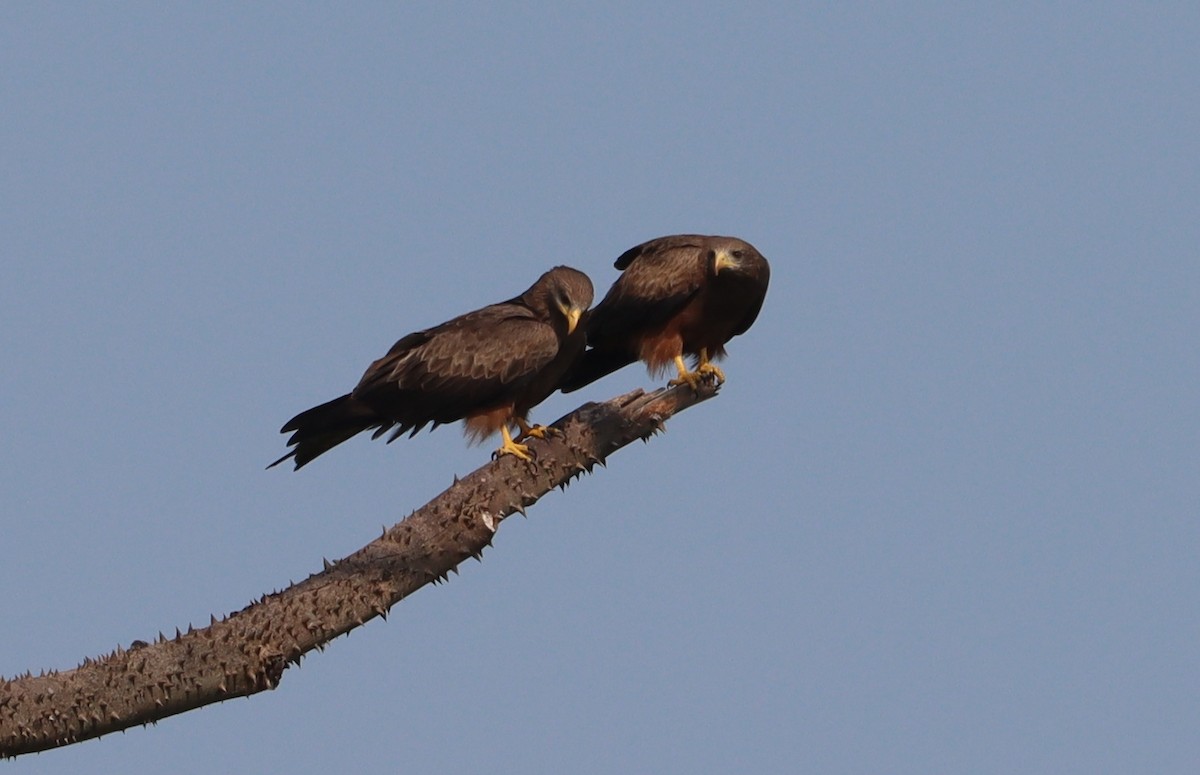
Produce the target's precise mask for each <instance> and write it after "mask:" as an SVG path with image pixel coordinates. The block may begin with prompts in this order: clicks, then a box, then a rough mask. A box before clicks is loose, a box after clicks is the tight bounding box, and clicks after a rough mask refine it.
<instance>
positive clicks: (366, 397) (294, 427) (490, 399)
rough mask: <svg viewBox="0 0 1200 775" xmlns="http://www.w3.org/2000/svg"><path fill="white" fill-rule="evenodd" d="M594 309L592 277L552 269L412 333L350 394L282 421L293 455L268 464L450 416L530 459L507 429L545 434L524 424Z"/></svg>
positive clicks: (571, 355) (577, 350)
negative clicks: (525, 286)
mask: <svg viewBox="0 0 1200 775" xmlns="http://www.w3.org/2000/svg"><path fill="white" fill-rule="evenodd" d="M591 304H592V282H591V280H589V279H588V276H587V275H585V274H584V273H583V272H580V271H578V270H576V269H572V268H570V267H567V266H558V267H555V268H554V269H551V270H550V271H549V272H546V273H545V274H543V275H542V276H541V277H539V278H538V281H537V282H535V283H534V284H533V285H532V286H530V288H529V290H527V291H525V292H524V293H522V294H521V295H520V296H517V297H516V298H513V299H509V300H508V301H504V302H501V303H499V304H492V305H490V306H487V307H484V308H482V309H478V310H475V311H474V312H468V313H467V314H465V315H460V316H459V317H456V318H454V319H453V320H449V321H447V322H445V323H442V324H441V325H440V326H435V327H433V328H429V329H426V330H424V331H417V332H416V333H412V334H409V335H408V336H406V337H404V338H403V339H401V340H400V341H398V342H396V344H394V345H392V349H391V350H389V351H388V354H387V355H385V356H383V357H382V358H380V359H379V360H377V361H375V362H374V363H372V364H371V366H370V368H368V369H367V371H366V373H365V374H363V376H362V379H361V380H359V382H358V386H357V387H355V388H354V390H352V391H351V392H349V393H347V394H346V395H344V396H341V397H340V398H335V399H333V400H332V401H328V402H326V403H324V404H321V405H320V406H314V407H313V408H312V409H309V410H307V411H305V412H301V413H300V414H298V415H296V416H295V417H293V418H292V419H290V420H288V422H287V424H286V425H284V426H283V428H282V430H281V431H280V432H281V433H288V432H292V436H291V438H289V439H288V446H290V447H294V449H292V450H291V451H290V452H288V453H287V454H286V455H284V456H283V457H281V458H279V459H278V460H276V461H275V462H274V463H272V464H271V466H276V465H279V464H280V463H282V462H283V461H285V460H287V459H288V458H293V459H294V461H295V464H296V468H297V469H298V468H300V466H302V465H304V464H305V463H307V462H309V461H310V460H312V459H313V458H315V457H317V456H318V455H320V454H321V453H323V452H326V451H328V450H330V449H332V448H333V447H335V446H337V445H338V444H341V443H342V442H343V441H345V440H346V439H348V438H350V437H351V436H354V435H356V434H359V433H362V432H363V431H366V430H371V429H374V430H375V432H374V434H372V436H371V438H373V439H377V438H379V437H380V436H382V435H383V434H385V433H387V432H388V431H389V430H391V431H392V435H391V437H390V438H389V439H388V441H389V442H392V441H395V440H396V439H397V438H399V437H400V436H401V435H402V434H404V433H408V434H409V435H410V436H413V435H415V434H416V433H417V431H419V430H421V429H422V428H424V427H425V426H426V425H431V426H432V427H435V428H436V427H437V426H438V425H441V424H442V423H448V422H453V421H455V420H465V426H466V433H467V434H468V436H471V437H472V438H474V439H476V440H478V439H482V438H484V437H486V436H489V435H491V434H493V433H495V432H496V431H500V434H501V435H502V436H503V437H504V444H503V445H502V446H501V447H500V449H499V450H498V451H497V453H496V454H498V455H516V456H517V457H519V458H522V459H524V460H530V459H531V457H530V454H529V448H528V447H526V446H525V445H524V444H520V443H517V442H516V441H513V438H512V436H511V435H510V433H509V427H510V426H511V425H516V426H517V428H518V429H519V430H520V435H519V436H518V440H522V439H524V438H527V437H530V436H533V437H538V438H540V437H542V436H544V435H545V429H544V428H542V427H540V426H530V425H529V424H528V422H527V420H526V418H527V416H528V414H529V410H530V409H532V408H533V407H534V406H536V405H537V404H539V403H541V402H542V401H543V400H544V399H545V398H546V397H547V396H549V395H550V394H551V393H553V392H554V390H555V389H556V388H557V387H558V383H559V382H560V381H561V379H562V376H563V374H565V373H566V371H567V370H568V369H569V368H570V367H571V365H572V364H573V363H574V362H575V360H576V359H578V357H579V355H580V354H581V353H582V352H583V348H584V344H585V342H586V337H585V329H586V326H585V325H581V324H580V321H581V319H583V318H584V316H585V313H586V311H587V308H588V307H589V306H591ZM393 428H394V430H393ZM271 466H268V468H270V467H271Z"/></svg>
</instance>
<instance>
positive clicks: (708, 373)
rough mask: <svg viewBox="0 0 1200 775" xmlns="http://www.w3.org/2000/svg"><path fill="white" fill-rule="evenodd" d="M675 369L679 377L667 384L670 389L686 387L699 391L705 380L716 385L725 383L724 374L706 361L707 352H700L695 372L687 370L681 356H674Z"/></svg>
mask: <svg viewBox="0 0 1200 775" xmlns="http://www.w3.org/2000/svg"><path fill="white" fill-rule="evenodd" d="M675 368H676V370H678V371H679V376H678V377H676V378H675V379H673V380H671V381H670V382H668V383H667V384H668V385H670V386H671V387H675V386H676V385H688V386H689V387H691V389H692V390H699V389H700V383H701V382H704V381H705V380H709V379H711V380H712V381H713V382H714V383H715V384H717V385H720V384H721V383H723V382H724V381H725V372H723V371H721V370H720V369H719V368H717V367H716V365H714V364H713V363H712V362H711V361H709V360H708V351H707V350H701V351H700V363H699V365H698V366H696V370H695V371H691V370H689V369H688V367H687V364H686V363H684V362H683V356H682V355H676V356H675Z"/></svg>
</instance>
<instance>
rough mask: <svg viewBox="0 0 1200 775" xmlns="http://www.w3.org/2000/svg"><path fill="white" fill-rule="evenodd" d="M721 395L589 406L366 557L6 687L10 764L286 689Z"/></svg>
mask: <svg viewBox="0 0 1200 775" xmlns="http://www.w3.org/2000/svg"><path fill="white" fill-rule="evenodd" d="M716 393H717V388H716V386H714V385H712V384H711V383H708V382H706V383H703V384H701V386H700V388H699V390H698V391H693V390H692V389H691V388H689V387H687V386H680V387H672V388H663V389H660V390H656V391H654V392H652V393H648V394H647V393H643V392H642V391H641V390H636V391H634V392H632V393H628V394H626V395H623V396H618V397H617V398H614V399H611V400H609V401H606V402H604V403H599V404H596V403H589V404H585V405H583V406H581V407H579V408H578V409H576V410H575V411H574V412H571V413H570V414H568V415H566V416H565V417H563V418H562V419H560V420H558V421H557V422H556V423H554V425H553V426H552V427H554V428H556V429H558V430H559V431H560V432H561V433H558V434H554V435H552V436H550V437H549V438H547V439H544V440H531V441H530V445H531V448H532V449H533V450H534V452H535V454H536V456H537V460H536V461H535V462H534V463H526V462H523V461H521V460H519V459H517V458H515V457H513V456H511V455H506V456H503V457H500V458H499V459H497V460H494V461H492V462H491V463H488V464H487V465H484V466H483V467H481V468H479V469H478V470H476V471H475V472H473V473H472V474H470V475H469V476H467V477H466V478H464V479H461V480H456V481H455V483H454V484H453V485H452V486H451V487H450V488H449V489H447V490H446V491H445V492H443V493H442V494H441V495H439V496H437V497H436V498H434V499H433V500H432V501H430V502H429V503H427V504H426V505H425V506H423V507H421V508H420V509H418V510H417V511H415V512H413V513H412V514H411V515H409V516H408V517H407V518H406V519H404V520H403V521H402V522H400V523H399V524H396V525H394V526H392V527H391V528H389V529H387V530H385V531H384V532H383V535H382V536H380V537H379V538H377V539H376V540H374V541H372V542H371V543H369V544H367V545H366V546H364V547H363V548H362V549H359V550H358V551H357V552H355V553H354V554H351V555H350V556H348V557H346V558H345V559H342V560H338V561H336V562H333V563H329V562H328V561H327V562H326V563H325V569H324V570H323V571H321V572H320V573H316V574H313V575H312V576H309V577H308V578H307V579H305V580H304V581H301V582H300V583H297V584H293V585H291V586H290V587H288V588H287V589H285V590H283V591H281V592H277V593H274V594H271V595H264V596H263V597H262V598H260V599H259V600H258V601H257V602H255V603H253V604H251V605H249V606H247V607H246V608H244V609H242V610H241V611H238V612H236V613H233V614H230V615H229V616H227V617H226V618H224V619H221V620H217V619H216V617H213V619H212V622H211V624H210V625H209V626H208V627H205V628H203V629H199V630H196V629H193V628H191V627H189V628H188V631H187V632H186V633H181V632H179V631H178V630H176V632H175V637H174V638H170V639H168V638H166V637H164V636H163V635H162V634H161V633H159V637H158V640H157V641H156V642H155V643H153V644H147V643H144V642H142V641H134V643H133V645H132V646H130V648H128V649H124V648H119V647H118V648H117V650H116V651H115V652H113V653H111V654H108V655H106V656H103V657H100V658H98V659H84V661H83V664H81V665H80V666H79V667H77V668H75V669H74V670H68V671H65V672H57V671H50V672H48V673H43V674H42V675H38V676H33V675H31V674H29V673H26V674H25V675H24V676H20V677H17V678H15V679H13V680H4V679H0V758H4V757H11V756H18V755H20V754H23V753H32V752H35V751H44V750H47V749H49V748H55V747H58V746H63V745H69V744H71V743H74V742H78V741H80V740H86V739H89V738H93V737H99V736H100V735H104V734H108V733H110V732H116V731H118V730H122V729H127V728H129V727H132V726H134V725H136V724H143V725H144V724H148V723H151V722H156V721H158V720H159V719H163V718H166V717H168V716H172V715H175V714H176V713H183V712H184V711H188V710H192V709H193V708H198V707H201V706H203V705H208V704H211V703H214V702H220V701H222V700H227V699H230V698H233V697H244V696H248V695H251V694H255V693H257V692H261V691H264V690H266V689H274V688H275V687H276V686H278V685H279V682H280V680H281V679H282V677H283V674H284V671H285V670H286V669H287V668H288V667H290V666H292V665H295V664H298V663H299V662H300V659H301V657H303V656H304V655H305V654H306V653H308V652H309V651H312V650H313V649H324V647H325V644H327V643H329V641H331V640H332V639H334V638H336V637H337V636H339V635H342V634H343V633H346V632H349V631H350V630H352V629H354V628H355V627H358V626H359V625H362V624H364V623H365V622H367V621H369V620H370V619H373V618H374V617H376V616H384V617H386V616H387V613H388V610H389V609H390V608H391V607H392V606H393V605H395V604H396V603H397V602H399V601H400V600H402V599H403V598H404V597H406V596H408V595H409V594H411V593H412V592H414V591H416V590H417V589H419V588H421V587H422V586H424V585H425V584H428V583H429V582H431V581H434V582H436V581H444V580H445V579H446V578H447V576H448V574H449V573H450V572H451V571H456V569H457V567H458V565H459V564H460V563H462V562H463V561H464V560H466V559H467V558H469V557H476V558H478V557H480V556H481V554H482V552H483V549H484V547H487V546H489V545H490V544H491V541H492V536H493V535H494V534H495V532H496V530H497V529H498V528H499V526H500V522H501V521H502V520H503V519H504V518H505V517H507V516H509V515H510V514H512V513H513V512H521V513H524V509H525V507H526V506H529V505H531V504H533V503H535V502H536V501H537V500H538V498H540V497H541V496H542V495H545V494H546V493H547V492H549V491H550V490H552V489H553V488H555V487H565V486H566V485H567V484H568V483H569V482H570V480H571V479H572V478H574V477H576V476H578V475H579V474H580V473H582V472H583V471H590V470H591V469H592V467H593V466H594V465H595V464H596V463H600V464H602V465H603V464H604V461H605V459H606V458H607V457H608V456H609V455H610V454H612V453H613V452H614V451H616V450H617V449H620V448H621V447H623V446H625V445H626V444H629V443H630V442H632V441H634V440H635V439H648V438H649V437H650V436H652V435H653V434H654V433H656V432H657V431H659V430H661V429H662V427H663V422H664V421H665V420H666V419H667V418H668V417H670V416H672V415H673V414H675V413H677V412H680V411H683V410H684V409H687V408H688V407H690V406H692V405H693V404H696V403H699V402H700V401H704V400H706V399H708V398H711V397H713V396H714V395H716Z"/></svg>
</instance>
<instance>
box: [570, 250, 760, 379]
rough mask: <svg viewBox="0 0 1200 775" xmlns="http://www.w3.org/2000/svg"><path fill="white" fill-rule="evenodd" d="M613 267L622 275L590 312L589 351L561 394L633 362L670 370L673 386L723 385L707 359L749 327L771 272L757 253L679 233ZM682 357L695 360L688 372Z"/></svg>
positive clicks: (628, 253)
mask: <svg viewBox="0 0 1200 775" xmlns="http://www.w3.org/2000/svg"><path fill="white" fill-rule="evenodd" d="M614 265H615V266H616V268H617V269H620V270H622V273H621V276H620V277H618V278H617V281H616V282H614V283H613V285H612V288H610V289H609V291H608V293H607V294H606V295H605V297H604V299H603V301H601V302H600V303H599V304H598V305H596V308H595V309H594V310H592V311H591V313H590V314H589V316H588V325H587V338H588V348H587V351H586V352H585V353H584V354H583V355H582V356H581V357H580V358H579V360H578V361H577V362H576V363H575V364H574V365H573V366H572V367H571V368H570V370H569V371H568V372H567V374H566V376H565V377H564V378H563V382H562V385H561V386H560V387H561V388H562V391H563V392H564V393H569V392H571V391H573V390H578V389H579V388H581V387H583V386H585V385H587V384H590V383H591V382H594V381H595V380H597V379H600V378H601V377H603V376H605V375H607V374H610V373H612V372H613V371H616V370H617V369H619V368H621V367H623V366H626V365H628V364H630V363H633V362H634V361H642V362H643V363H645V364H646V366H647V368H648V369H649V370H650V372H651V373H652V374H658V373H661V372H662V371H663V370H665V369H666V368H668V367H670V366H671V365H674V366H675V369H676V371H677V373H678V376H677V377H676V378H675V379H673V380H671V384H673V385H675V384H685V383H686V384H688V385H691V386H692V387H693V388H695V387H696V386H697V385H698V384H699V382H700V380H701V379H704V378H711V379H714V380H716V381H717V383H718V384H719V383H721V382H723V381H724V380H725V374H724V373H723V372H722V371H721V369H719V368H717V366H716V365H715V364H714V363H713V361H714V360H717V359H720V358H722V357H724V355H725V344H726V342H728V341H729V340H730V339H732V338H733V337H735V336H737V335H738V334H742V333H745V332H746V330H747V329H748V328H750V326H751V325H752V324H753V323H754V320H755V318H757V317H758V312H759V310H760V309H762V304H763V299H764V298H766V294H767V284H768V283H769V281H770V278H771V268H770V265H769V264H768V263H767V260H766V259H765V258H763V256H762V254H761V253H759V252H758V250H756V249H755V248H754V246H753V245H751V244H750V243H748V242H746V241H744V240H740V239H738V238H736V237H717V236H700V235H695V234H679V235H674V236H670V237H659V238H658V239H653V240H650V241H649V242H644V243H642V244H641V245H638V246H636V247H633V248H630V249H629V250H627V251H625V252H624V253H622V254H621V256H620V258H618V259H617V261H616V263H615V264H614ZM684 356H691V357H692V358H693V359H694V362H695V368H694V369H689V368H688V366H687V363H686V362H685V361H684Z"/></svg>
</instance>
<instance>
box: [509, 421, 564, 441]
mask: <svg viewBox="0 0 1200 775" xmlns="http://www.w3.org/2000/svg"><path fill="white" fill-rule="evenodd" d="M562 435H563V432H562V431H560V430H559V429H558V428H551V427H550V426H549V425H530V426H528V427H526V428H522V429H521V433H520V435H518V436H517V441H524V440H525V439H546V438H549V437H551V436H562Z"/></svg>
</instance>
